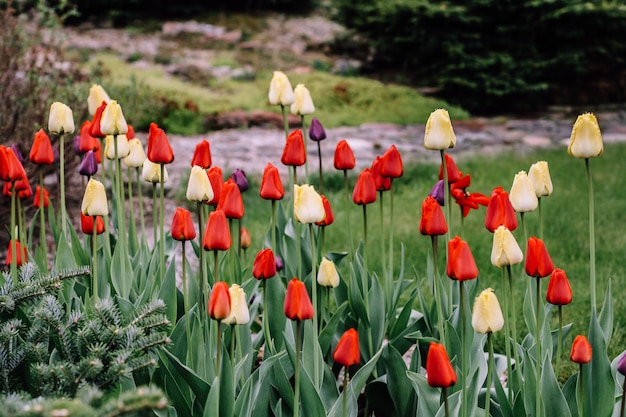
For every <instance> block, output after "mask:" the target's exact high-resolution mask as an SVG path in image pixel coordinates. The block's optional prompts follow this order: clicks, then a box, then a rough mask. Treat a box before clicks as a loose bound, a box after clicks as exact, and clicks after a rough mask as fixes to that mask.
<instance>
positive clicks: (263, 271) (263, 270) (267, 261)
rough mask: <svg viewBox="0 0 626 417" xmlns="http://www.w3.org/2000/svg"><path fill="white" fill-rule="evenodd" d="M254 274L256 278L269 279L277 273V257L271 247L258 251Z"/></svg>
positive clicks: (253, 266) (253, 268)
mask: <svg viewBox="0 0 626 417" xmlns="http://www.w3.org/2000/svg"><path fill="white" fill-rule="evenodd" d="M252 275H253V276H254V277H255V278H256V279H269V278H272V277H273V276H274V275H276V257H275V256H274V253H273V252H272V250H271V249H269V248H265V249H262V250H260V251H259V253H257V255H256V258H255V259H254V263H253V264H252Z"/></svg>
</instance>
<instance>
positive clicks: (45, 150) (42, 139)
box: [28, 129, 54, 165]
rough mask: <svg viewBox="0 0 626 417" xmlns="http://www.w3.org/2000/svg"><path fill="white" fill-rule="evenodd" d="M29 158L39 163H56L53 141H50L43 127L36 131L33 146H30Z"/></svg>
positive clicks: (34, 162)
mask: <svg viewBox="0 0 626 417" xmlns="http://www.w3.org/2000/svg"><path fill="white" fill-rule="evenodd" d="M28 159H29V160H30V162H32V163H33V164H37V165H52V164H53V163H54V152H53V151H52V143H51V142H50V137H49V136H48V135H47V134H46V132H44V130H43V129H39V130H38V131H37V133H35V139H34V140H33V146H32V147H31V148H30V154H29V156H28Z"/></svg>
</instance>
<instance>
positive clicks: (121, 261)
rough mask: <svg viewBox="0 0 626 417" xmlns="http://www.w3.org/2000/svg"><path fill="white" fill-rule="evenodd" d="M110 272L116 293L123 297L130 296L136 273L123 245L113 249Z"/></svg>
mask: <svg viewBox="0 0 626 417" xmlns="http://www.w3.org/2000/svg"><path fill="white" fill-rule="evenodd" d="M110 273H111V284H112V285H113V289H114V290H115V293H116V294H117V295H119V296H120V297H122V298H128V295H129V293H130V288H131V284H132V279H133V277H134V274H133V268H132V266H131V264H130V261H129V259H128V254H127V253H126V252H124V250H123V245H116V246H115V249H114V250H113V258H112V259H111V272H110Z"/></svg>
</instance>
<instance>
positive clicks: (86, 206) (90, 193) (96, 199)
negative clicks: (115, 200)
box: [80, 178, 109, 216]
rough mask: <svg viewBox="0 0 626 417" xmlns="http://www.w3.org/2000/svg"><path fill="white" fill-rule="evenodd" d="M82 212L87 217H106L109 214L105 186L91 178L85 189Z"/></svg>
mask: <svg viewBox="0 0 626 417" xmlns="http://www.w3.org/2000/svg"><path fill="white" fill-rule="evenodd" d="M80 211H81V212H82V213H83V214H84V215H85V216H106V215H108V214H109V204H108V202H107V195H106V191H105V189H104V184H102V183H101V182H100V181H98V180H94V179H93V178H91V179H90V180H89V182H88V183H87V188H85V194H84V195H83V202H82V204H81V206H80Z"/></svg>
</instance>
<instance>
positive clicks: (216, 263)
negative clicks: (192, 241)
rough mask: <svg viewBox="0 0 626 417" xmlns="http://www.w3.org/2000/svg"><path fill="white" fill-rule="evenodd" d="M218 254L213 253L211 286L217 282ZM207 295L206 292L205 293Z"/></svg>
mask: <svg viewBox="0 0 626 417" xmlns="http://www.w3.org/2000/svg"><path fill="white" fill-rule="evenodd" d="M217 255H218V253H217V251H216V250H214V251H213V285H215V283H216V282H218V281H219V262H218V256H217ZM207 294H208V291H207Z"/></svg>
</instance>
